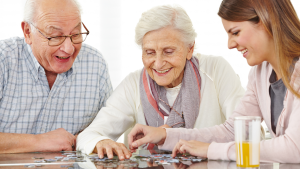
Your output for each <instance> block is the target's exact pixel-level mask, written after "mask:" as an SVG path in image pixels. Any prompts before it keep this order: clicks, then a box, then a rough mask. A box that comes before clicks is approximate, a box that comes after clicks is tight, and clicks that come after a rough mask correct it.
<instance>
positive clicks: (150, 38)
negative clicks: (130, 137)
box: [77, 6, 244, 159]
mask: <svg viewBox="0 0 300 169" xmlns="http://www.w3.org/2000/svg"><path fill="white" fill-rule="evenodd" d="M195 37H196V32H195V30H194V28H193V25H192V22H191V20H190V18H189V16H188V15H187V14H186V12H185V11H184V10H183V9H182V8H180V7H173V6H158V7H154V8H152V9H150V10H149V11H147V12H145V13H143V15H142V17H141V19H140V21H139V23H138V24H137V26H136V43H137V44H138V45H140V46H141V47H142V60H143V64H144V68H143V69H142V70H138V71H136V72H133V73H131V74H130V75H128V76H127V77H126V78H125V79H124V80H123V82H122V83H121V84H120V85H119V86H118V87H117V88H116V90H115V91H114V92H113V94H112V96H111V97H110V98H109V99H108V100H107V102H106V107H104V108H102V109H101V110H100V112H99V113H98V115H97V117H96V118H95V119H94V121H93V122H92V124H91V125H90V126H89V127H88V128H86V129H85V130H84V131H83V132H82V133H81V134H79V136H78V139H77V150H81V151H82V152H83V153H86V154H90V153H92V152H95V153H98V155H99V157H100V158H103V155H104V154H107V156H108V157H109V158H112V157H113V152H114V153H115V154H117V155H118V156H119V158H120V159H124V158H129V157H130V156H131V153H130V152H129V150H128V149H127V148H126V147H125V145H124V144H121V143H116V142H115V141H113V140H117V139H118V138H119V137H120V136H121V135H122V134H123V133H124V132H125V131H127V130H128V129H130V128H131V127H133V126H134V125H135V124H136V123H139V124H144V125H149V126H155V127H159V126H164V127H173V128H178V127H184V128H204V127H210V126H214V125H217V124H222V123H223V122H224V121H225V120H226V119H227V118H228V117H229V116H230V114H231V112H232V111H233V110H234V108H235V106H236V105H237V103H238V102H239V99H240V98H241V97H242V95H243V94H244V89H243V88H242V87H241V83H240V80H239V78H238V76H237V75H236V74H235V72H234V71H233V69H232V68H231V67H230V65H229V64H228V63H227V62H226V61H225V60H224V59H223V58H221V57H213V56H206V55H201V54H196V55H193V51H194V44H195ZM125 138H126V137H125ZM126 142H127V141H126V140H125V143H126ZM152 147H153V145H148V146H147V149H150V148H152Z"/></svg>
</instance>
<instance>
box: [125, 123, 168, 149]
mask: <svg viewBox="0 0 300 169" xmlns="http://www.w3.org/2000/svg"><path fill="white" fill-rule="evenodd" d="M166 136H167V133H166V129H164V128H161V127H151V126H145V125H142V124H136V125H135V126H134V128H133V129H132V130H131V132H130V133H129V134H128V144H129V149H130V150H131V152H134V151H135V150H136V149H137V148H138V147H139V146H141V145H143V144H146V143H154V144H156V143H157V144H163V143H164V142H165V139H166Z"/></svg>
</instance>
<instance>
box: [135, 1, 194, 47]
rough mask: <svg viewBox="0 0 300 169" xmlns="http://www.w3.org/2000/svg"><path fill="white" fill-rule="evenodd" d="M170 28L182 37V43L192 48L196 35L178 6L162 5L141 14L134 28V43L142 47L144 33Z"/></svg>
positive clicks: (190, 22)
mask: <svg viewBox="0 0 300 169" xmlns="http://www.w3.org/2000/svg"><path fill="white" fill-rule="evenodd" d="M167 26H171V27H173V28H174V29H176V30H178V31H179V32H181V33H182V35H183V38H184V39H183V42H185V43H186V44H187V45H189V46H193V44H194V42H195V38H196V37H197V33H196V32H195V29H194V28H193V24H192V21H191V19H190V17H189V16H188V15H187V13H186V12H185V10H184V9H183V8H181V7H179V6H174V5H173V6H172V5H162V6H157V7H154V8H152V9H150V10H148V11H146V12H144V13H143V14H142V17H141V19H140V20H139V22H138V24H137V25H136V28H135V42H136V43H137V44H138V45H140V46H141V45H142V43H143V37H144V36H145V34H146V33H148V32H150V31H153V30H158V29H161V28H164V27H167Z"/></svg>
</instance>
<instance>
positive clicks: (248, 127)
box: [234, 116, 261, 168]
mask: <svg viewBox="0 0 300 169" xmlns="http://www.w3.org/2000/svg"><path fill="white" fill-rule="evenodd" d="M260 123H261V118H260V117H258V116H240V117H235V118H234V135H235V146H236V165H237V166H238V167H242V168H258V167H259V159H260V158H259V157H260V154H259V144H260Z"/></svg>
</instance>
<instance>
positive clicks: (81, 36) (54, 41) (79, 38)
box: [30, 22, 90, 46]
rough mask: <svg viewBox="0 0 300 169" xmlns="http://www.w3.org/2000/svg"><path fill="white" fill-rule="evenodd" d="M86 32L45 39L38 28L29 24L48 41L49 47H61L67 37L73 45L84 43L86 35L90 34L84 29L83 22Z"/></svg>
mask: <svg viewBox="0 0 300 169" xmlns="http://www.w3.org/2000/svg"><path fill="white" fill-rule="evenodd" d="M81 23H82V25H83V27H84V29H85V30H86V32H83V33H77V34H73V35H64V36H54V37H47V36H45V35H44V34H43V33H42V32H41V31H40V30H39V29H38V28H36V27H35V26H34V25H33V24H32V23H30V24H31V25H32V26H33V27H34V28H35V29H36V30H38V31H39V32H40V33H41V34H42V35H43V36H44V37H45V38H47V39H48V45H49V46H59V45H61V44H62V43H63V42H64V41H65V40H66V38H67V37H70V39H71V41H72V43H73V44H79V43H82V42H84V41H85V39H86V37H87V35H88V34H89V33H90V31H89V30H88V29H87V28H86V27H85V25H84V24H83V22H81Z"/></svg>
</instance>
